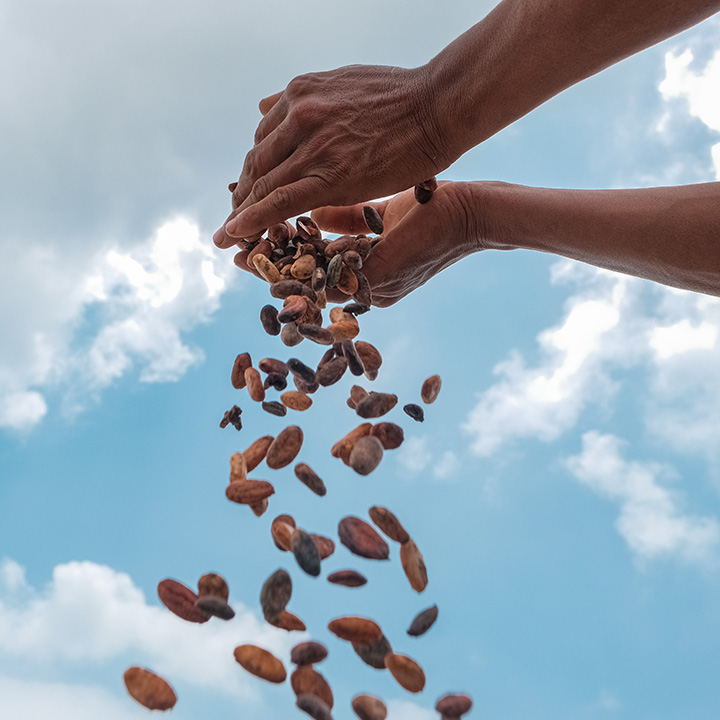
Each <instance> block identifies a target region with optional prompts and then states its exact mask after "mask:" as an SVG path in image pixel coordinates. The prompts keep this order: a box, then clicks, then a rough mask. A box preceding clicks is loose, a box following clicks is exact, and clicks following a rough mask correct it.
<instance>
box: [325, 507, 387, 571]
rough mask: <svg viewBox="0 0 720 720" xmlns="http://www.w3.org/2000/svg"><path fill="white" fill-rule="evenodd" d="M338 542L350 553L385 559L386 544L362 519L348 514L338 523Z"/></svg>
mask: <svg viewBox="0 0 720 720" xmlns="http://www.w3.org/2000/svg"><path fill="white" fill-rule="evenodd" d="M338 536H339V537H340V542H341V543H342V544H343V545H345V547H346V548H347V549H348V550H350V552H351V553H354V554H355V555H359V556H360V557H364V558H369V559H371V560H387V559H388V558H389V557H390V548H389V547H388V544H387V543H386V542H385V541H384V540H383V539H382V538H381V537H380V535H378V534H377V532H375V530H373V528H372V527H371V526H370V525H368V523H366V522H365V521H364V520H361V519H360V518H358V517H354V516H352V515H348V516H347V517H344V518H343V519H342V520H341V521H340V522H339V523H338Z"/></svg>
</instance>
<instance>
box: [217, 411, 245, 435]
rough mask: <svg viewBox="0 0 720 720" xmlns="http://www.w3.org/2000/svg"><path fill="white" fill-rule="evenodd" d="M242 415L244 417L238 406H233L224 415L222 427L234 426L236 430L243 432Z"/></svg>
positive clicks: (221, 422)
mask: <svg viewBox="0 0 720 720" xmlns="http://www.w3.org/2000/svg"><path fill="white" fill-rule="evenodd" d="M240 415H242V410H241V409H240V408H239V407H238V406H237V405H233V406H232V407H231V408H230V409H229V410H227V411H226V412H225V414H224V415H223V419H222V420H221V421H220V427H221V428H226V427H227V426H228V425H232V426H233V427H234V428H235V429H236V430H242V420H241V418H240Z"/></svg>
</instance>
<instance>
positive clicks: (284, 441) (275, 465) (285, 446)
mask: <svg viewBox="0 0 720 720" xmlns="http://www.w3.org/2000/svg"><path fill="white" fill-rule="evenodd" d="M302 444H303V431H302V430H301V429H300V428H299V427H298V426H297V425H289V426H288V427H286V428H285V429H284V430H283V431H282V432H281V433H280V434H279V435H278V436H277V437H276V438H275V439H274V440H273V441H272V443H271V444H270V447H269V448H268V450H267V456H266V458H265V462H266V463H267V466H268V467H269V468H272V469H273V470H279V469H280V468H284V467H286V466H287V465H289V464H290V463H291V462H292V461H293V460H294V459H295V458H296V457H297V454H298V453H299V452H300V448H301V447H302Z"/></svg>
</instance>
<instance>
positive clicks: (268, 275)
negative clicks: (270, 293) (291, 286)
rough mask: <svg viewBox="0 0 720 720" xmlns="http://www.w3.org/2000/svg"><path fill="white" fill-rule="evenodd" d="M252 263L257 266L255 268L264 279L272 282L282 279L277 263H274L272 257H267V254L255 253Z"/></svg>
mask: <svg viewBox="0 0 720 720" xmlns="http://www.w3.org/2000/svg"><path fill="white" fill-rule="evenodd" d="M248 257H249V256H248ZM252 264H253V265H254V266H255V269H256V270H257V271H258V274H259V275H260V277H261V278H262V279H263V280H267V282H269V283H270V284H272V283H276V282H279V281H280V280H282V276H281V275H280V271H279V270H278V269H277V268H276V267H275V265H273V263H272V261H271V260H270V258H268V257H266V256H265V255H263V254H261V253H258V254H257V255H253V257H252Z"/></svg>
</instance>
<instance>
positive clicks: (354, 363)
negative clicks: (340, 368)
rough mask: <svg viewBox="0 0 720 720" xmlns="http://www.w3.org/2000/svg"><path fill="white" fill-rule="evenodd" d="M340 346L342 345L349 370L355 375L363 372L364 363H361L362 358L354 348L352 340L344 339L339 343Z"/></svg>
mask: <svg viewBox="0 0 720 720" xmlns="http://www.w3.org/2000/svg"><path fill="white" fill-rule="evenodd" d="M340 347H342V354H343V355H344V357H345V359H346V360H347V361H348V367H349V368H350V372H351V373H352V374H353V375H355V376H358V375H362V374H363V373H364V372H365V365H363V361H362V358H361V357H360V355H359V354H358V351H357V350H356V349H355V344H354V343H353V341H352V340H345V341H343V342H342V343H340Z"/></svg>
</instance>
